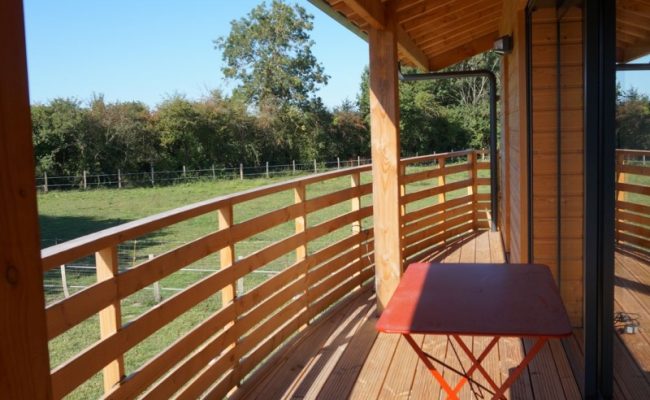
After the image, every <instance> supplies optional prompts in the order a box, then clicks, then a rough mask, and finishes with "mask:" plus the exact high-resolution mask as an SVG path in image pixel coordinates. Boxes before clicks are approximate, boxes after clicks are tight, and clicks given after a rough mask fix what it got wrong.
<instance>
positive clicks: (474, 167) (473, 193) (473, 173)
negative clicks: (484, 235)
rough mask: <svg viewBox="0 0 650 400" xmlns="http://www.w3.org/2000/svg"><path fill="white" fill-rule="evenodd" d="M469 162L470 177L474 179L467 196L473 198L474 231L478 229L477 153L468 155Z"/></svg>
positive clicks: (473, 152)
mask: <svg viewBox="0 0 650 400" xmlns="http://www.w3.org/2000/svg"><path fill="white" fill-rule="evenodd" d="M467 162H468V163H469V164H470V165H471V166H472V170H471V172H470V176H471V179H472V186H470V187H468V188H467V194H468V195H470V196H472V205H473V208H474V217H473V218H474V230H477V229H478V211H479V210H478V185H477V180H478V157H477V156H476V152H475V151H472V152H471V153H469V154H468V155H467Z"/></svg>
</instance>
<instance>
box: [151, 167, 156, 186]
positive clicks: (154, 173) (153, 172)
mask: <svg viewBox="0 0 650 400" xmlns="http://www.w3.org/2000/svg"><path fill="white" fill-rule="evenodd" d="M155 185H156V172H155V171H154V169H153V163H151V186H155Z"/></svg>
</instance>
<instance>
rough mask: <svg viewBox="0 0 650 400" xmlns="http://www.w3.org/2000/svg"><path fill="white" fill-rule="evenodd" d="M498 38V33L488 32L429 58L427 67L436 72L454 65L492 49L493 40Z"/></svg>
mask: <svg viewBox="0 0 650 400" xmlns="http://www.w3.org/2000/svg"><path fill="white" fill-rule="evenodd" d="M498 36H499V32H498V31H494V32H490V33H488V34H487V35H483V36H481V37H479V38H476V39H474V40H472V41H470V42H467V43H464V44H463V45H461V46H458V47H456V48H453V49H451V50H448V51H445V52H444V53H440V54H437V55H434V56H433V57H431V61H430V62H429V67H430V68H431V70H432V71H437V70H440V69H442V68H445V67H449V66H450V65H454V64H456V63H458V62H460V61H463V60H464V59H466V58H469V57H472V56H475V55H477V54H479V53H483V52H485V51H488V50H490V49H491V48H492V45H493V44H494V40H495V39H496V38H497V37H498Z"/></svg>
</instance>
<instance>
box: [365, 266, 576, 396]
mask: <svg viewBox="0 0 650 400" xmlns="http://www.w3.org/2000/svg"><path fill="white" fill-rule="evenodd" d="M377 330H379V331H380V332H385V333H399V334H402V335H403V336H404V338H405V339H406V340H407V342H408V343H409V344H410V345H411V346H412V347H413V349H414V350H415V351H416V352H417V354H418V356H419V358H420V359H421V360H422V361H423V362H424V363H425V365H426V366H427V368H428V369H429V371H430V372H431V374H432V375H433V376H434V378H435V379H436V380H437V381H438V382H439V383H440V385H441V386H442V389H443V390H444V391H445V392H446V393H447V396H448V398H449V399H458V393H459V391H460V389H461V388H462V387H463V385H464V384H465V383H467V382H468V380H469V379H471V376H472V374H473V373H474V372H476V371H477V370H478V371H479V372H480V373H481V374H482V375H483V376H484V377H485V379H486V381H487V383H488V384H489V385H490V386H491V387H492V389H493V390H494V396H493V398H494V399H500V398H503V397H504V393H505V391H506V390H507V389H508V388H509V387H510V386H511V385H512V384H513V383H514V382H515V380H516V379H517V377H518V376H519V375H520V374H521V372H522V371H523V370H524V369H525V368H526V366H527V365H528V363H529V362H530V361H531V360H532V359H533V358H534V357H535V355H536V354H537V353H538V352H539V350H541V348H542V347H543V346H544V344H546V342H547V341H548V339H550V338H562V337H566V336H569V335H571V325H570V323H569V317H568V316H567V312H566V309H565V308H564V305H563V303H562V299H561V298H560V294H559V292H558V290H557V287H556V285H555V282H554V280H553V276H552V275H551V272H550V271H549V269H548V267H546V266H544V265H536V264H433V263H431V264H430V263H416V264H411V265H410V266H409V267H408V268H407V270H406V272H405V273H404V276H403V277H402V280H401V281H400V283H399V285H398V287H397V289H396V291H395V293H394V294H393V297H392V298H391V299H390V301H389V302H388V305H387V306H386V309H385V310H384V311H383V313H382V315H381V317H380V318H379V321H377ZM414 333H415V334H425V335H446V336H447V337H448V338H449V340H451V338H453V339H454V340H455V341H456V342H457V343H458V345H459V346H460V348H461V349H463V351H464V352H465V353H466V354H467V356H468V357H469V359H470V360H471V362H472V365H471V366H470V368H469V369H468V370H467V371H466V372H465V373H464V374H462V376H463V378H462V379H461V380H460V381H459V382H458V384H457V385H456V386H455V387H453V388H452V387H451V386H450V385H449V383H447V381H446V380H445V379H444V377H443V376H442V374H440V372H439V371H438V370H437V369H436V368H435V366H434V365H433V363H432V362H431V360H430V359H429V356H428V355H427V354H426V353H425V352H424V351H423V350H422V349H421V348H420V347H419V346H418V345H417V343H416V342H415V341H414V340H413V338H412V337H411V334H414ZM460 335H468V336H490V337H493V339H492V341H490V343H489V344H488V345H487V347H486V348H485V350H483V352H482V353H481V354H480V355H479V356H478V357H475V356H474V354H473V353H472V351H471V350H470V349H469V348H468V347H467V345H466V344H465V342H463V340H462V339H461V338H460ZM500 337H521V338H534V339H535V344H534V345H533V347H532V348H531V349H530V350H529V351H528V352H527V354H526V357H525V358H524V359H523V360H522V361H521V363H520V364H519V366H518V367H517V368H516V369H515V370H514V371H513V372H512V373H511V374H510V376H509V377H508V379H506V381H505V382H503V383H502V385H501V386H498V385H497V384H496V383H495V382H494V380H493V379H492V378H491V377H490V376H489V374H488V373H487V371H486V370H485V369H484V368H483V367H482V366H481V362H482V361H483V360H484V359H485V357H486V356H487V355H488V354H489V352H490V351H491V350H492V349H493V348H494V346H495V345H496V344H497V342H498V340H499V338H500ZM450 343H451V342H450Z"/></svg>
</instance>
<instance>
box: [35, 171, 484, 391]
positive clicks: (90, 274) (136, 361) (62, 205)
mask: <svg viewBox="0 0 650 400" xmlns="http://www.w3.org/2000/svg"><path fill="white" fill-rule="evenodd" d="M421 168H423V167H412V168H409V170H410V171H413V172H414V170H417V169H421ZM484 173H487V171H481V175H482V176H483V175H485V174H484ZM466 178H467V174H466V173H463V174H456V175H454V176H451V177H450V178H449V179H448V182H453V181H456V180H460V179H466ZM282 179H286V177H284V178H283V177H276V178H271V179H246V180H243V181H241V180H223V181H216V182H215V181H199V182H194V183H189V184H179V185H175V186H165V187H156V188H140V189H121V190H118V189H96V190H87V191H62V192H50V193H48V194H41V195H39V214H40V223H41V238H42V239H41V241H42V244H43V247H47V246H50V245H53V244H55V243H60V242H62V241H66V240H70V239H73V238H76V237H79V236H82V235H86V234H89V233H92V232H96V231H98V230H101V229H105V228H108V227H112V226H116V225H119V224H121V223H124V222H128V221H132V220H135V219H138V218H142V217H146V216H149V215H152V214H156V213H158V212H162V211H166V210H170V209H173V208H176V207H179V206H183V205H187V204H190V203H193V202H197V201H201V200H206V199H209V198H213V197H216V196H219V195H223V194H228V193H234V192H238V191H242V190H246V189H251V188H255V187H259V186H262V185H266V184H269V183H274V182H278V181H280V180H282ZM369 181H370V174H369V173H364V174H363V175H362V182H364V183H365V182H369ZM349 185H350V182H349V177H343V178H337V179H332V180H329V181H325V182H322V183H317V184H312V185H309V186H308V188H307V197H308V198H314V197H318V196H321V195H324V194H327V193H331V192H333V191H337V190H341V189H344V188H347V187H349ZM436 185H437V179H433V180H428V181H421V182H417V183H415V184H412V185H409V186H408V187H407V192H412V191H416V190H422V189H423V188H425V187H427V186H428V187H430V186H436ZM462 194H464V190H461V191H458V193H452V195H451V196H450V197H456V196H460V195H462ZM436 200H437V196H434V198H430V199H425V200H421V201H418V202H416V203H415V204H412V205H409V210H412V209H417V208H420V207H424V206H427V205H431V204H432V202H433V203H435V202H436ZM292 202H293V193H292V192H291V191H285V192H280V193H277V194H274V195H270V196H265V197H264V198H262V199H258V200H252V201H248V202H246V203H242V204H239V205H237V206H235V209H234V218H235V222H240V221H244V220H247V219H249V218H251V217H253V216H257V215H261V214H264V213H266V212H268V211H272V210H276V209H279V208H282V207H285V206H286V205H288V204H291V203H292ZM370 202H371V198H370V196H364V198H363V199H362V205H363V206H365V205H370ZM349 207H350V204H349V202H347V201H346V202H343V203H340V204H337V205H333V206H330V207H328V208H325V209H323V210H319V211H317V212H314V213H311V214H309V216H308V218H307V224H308V226H313V225H315V224H318V223H320V222H323V221H325V220H328V219H331V218H332V217H334V216H336V215H340V214H342V213H345V212H347V211H349V209H350V208H349ZM371 223H372V219H371V218H368V219H367V220H365V221H364V222H363V224H364V226H365V227H370V226H371ZM216 228H217V216H216V213H214V214H213V213H210V214H207V215H203V216H200V217H197V218H193V219H191V220H188V221H185V222H182V223H179V224H176V225H173V226H170V227H168V228H166V229H163V230H161V231H158V232H156V233H155V234H152V235H148V236H146V237H141V238H138V239H137V240H133V241H128V242H125V243H124V244H123V245H122V246H121V247H120V249H119V257H120V269H126V268H130V267H132V266H134V265H136V264H138V263H140V262H142V261H144V260H146V259H147V257H148V255H149V254H154V255H157V254H161V253H162V252H164V251H167V250H170V249H172V248H174V247H177V246H179V245H181V244H183V243H187V242H188V241H191V240H194V239H196V238H198V237H201V236H203V235H205V234H207V233H209V232H212V231H214V230H215V229H216ZM293 232H294V226H293V222H289V223H285V224H282V225H280V226H278V227H276V228H273V229H270V230H267V231H264V232H260V233H258V234H256V235H255V236H253V237H251V238H249V239H247V240H246V241H244V242H241V243H238V244H237V245H236V248H235V254H236V256H246V255H248V254H250V253H251V252H254V251H256V250H259V249H261V248H263V247H265V246H267V245H269V244H270V243H272V242H275V241H278V240H279V239H282V238H285V237H288V236H290V235H292V234H293ZM349 233H350V227H347V226H346V227H345V228H344V229H339V230H338V231H335V232H332V233H331V234H329V235H327V236H325V237H323V238H320V239H319V240H317V241H315V242H312V243H310V245H309V247H308V251H309V252H314V251H316V250H318V249H319V248H322V247H324V246H326V245H328V244H330V243H332V242H334V241H336V240H339V239H341V238H343V237H344V236H346V235H348V234H349ZM293 257H294V256H293V254H287V255H286V256H284V257H281V258H279V259H277V260H274V261H273V262H271V263H269V264H268V265H265V266H263V267H261V268H260V270H261V271H262V272H256V273H251V274H249V275H247V276H246V277H245V278H244V280H243V281H242V282H241V283H240V284H242V285H243V289H244V291H248V290H250V289H251V288H253V287H255V286H257V285H258V284H259V283H261V282H263V281H264V280H266V279H268V278H269V277H270V276H272V275H273V274H274V273H277V271H280V270H282V269H283V268H286V267H288V266H289V265H291V263H292V262H293V261H294V258H293ZM218 268H219V258H218V255H212V256H209V257H206V258H204V259H202V260H200V261H199V262H197V263H195V264H192V265H190V266H189V267H187V268H184V269H183V270H181V271H178V272H176V273H174V274H172V275H170V276H168V277H166V278H165V279H163V280H162V281H161V282H160V287H161V295H162V298H163V299H164V298H167V297H170V296H172V295H173V294H175V293H177V292H178V291H180V290H182V289H184V288H186V287H188V286H189V285H191V284H193V283H195V282H196V281H198V280H199V279H201V278H204V277H205V276H207V275H208V274H209V273H211V272H213V271H215V270H216V269H218ZM94 273H95V272H94V259H93V258H92V256H91V257H86V258H84V259H81V260H76V261H75V262H73V263H71V265H68V266H66V275H67V283H68V286H69V290H70V293H74V292H75V291H78V290H81V289H82V288H83V287H86V286H88V285H90V284H92V283H93V282H94V281H95V275H94ZM45 285H46V300H47V302H48V303H51V302H54V301H58V300H60V299H62V298H63V291H62V287H61V273H60V270H59V269H54V270H52V271H50V272H48V273H47V274H46V277H45ZM155 304H156V302H155V300H154V296H153V290H152V288H151V287H148V288H145V289H142V290H140V291H139V292H137V293H135V294H133V295H131V296H129V297H127V298H126V299H123V300H122V302H121V306H122V320H123V323H127V322H128V321H130V320H132V319H134V318H136V317H137V316H139V315H141V314H142V313H143V312H145V311H146V310H148V309H150V308H151V307H152V306H154V305H155ZM220 307H221V301H220V296H219V295H218V294H217V295H216V296H210V298H208V299H207V300H205V301H204V302H202V303H200V304H199V305H197V306H196V307H194V308H193V309H192V310H190V311H189V312H187V313H185V314H183V315H182V316H181V317H179V318H177V319H176V320H174V321H173V322H172V323H170V324H169V325H167V326H166V327H164V328H163V329H161V330H159V331H158V332H156V333H155V334H154V335H152V336H151V337H149V338H147V339H146V340H145V341H143V342H142V343H140V344H139V345H137V346H136V347H134V348H133V349H131V350H130V351H129V352H128V353H127V354H126V355H125V364H126V371H127V374H128V373H130V372H132V371H134V370H135V369H137V368H138V367H139V366H141V365H142V364H143V363H144V362H146V361H147V360H148V359H149V358H150V357H151V356H152V355H154V354H156V353H158V352H159V351H160V350H162V349H163V348H165V347H166V346H168V345H169V344H171V343H172V342H173V341H174V340H175V339H176V338H178V337H179V336H180V335H182V334H183V333H185V332H187V331H188V330H190V329H191V328H192V327H194V326H196V324H198V323H199V322H200V321H202V320H203V319H205V318H206V317H207V316H208V315H210V314H211V313H212V312H214V310H216V309H219V308H220ZM98 339H99V327H98V319H97V317H94V318H90V319H88V320H87V321H85V322H83V323H81V324H79V325H78V326H76V327H75V328H73V329H71V330H69V331H68V332H66V333H64V334H62V335H60V336H59V337H57V338H55V339H53V340H51V341H50V360H51V366H52V367H53V368H54V367H56V366H57V365H60V364H61V363H62V362H64V361H65V360H67V359H69V358H70V357H72V356H73V355H74V354H77V353H78V352H79V350H80V349H83V348H86V347H88V346H89V345H91V344H92V343H93V342H95V341H97V340H98ZM101 391H102V388H101V374H96V375H95V376H94V377H93V378H92V379H90V380H89V381H87V382H86V383H85V384H83V385H82V386H80V387H79V388H78V389H77V390H75V391H74V392H73V393H72V394H71V395H70V398H96V397H99V396H100V395H101Z"/></svg>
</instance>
